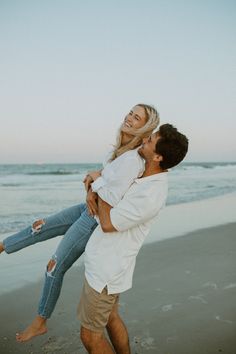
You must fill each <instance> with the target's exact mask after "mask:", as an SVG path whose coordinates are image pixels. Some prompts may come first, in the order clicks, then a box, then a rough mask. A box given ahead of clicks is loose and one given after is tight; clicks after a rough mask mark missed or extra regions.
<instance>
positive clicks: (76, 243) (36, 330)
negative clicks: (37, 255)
mask: <svg viewBox="0 0 236 354" xmlns="http://www.w3.org/2000/svg"><path fill="white" fill-rule="evenodd" d="M96 227H97V222H96V220H95V219H94V218H93V217H91V216H90V215H89V214H88V211H87V208H86V209H85V210H84V212H83V213H82V214H81V216H80V218H79V219H78V220H76V222H75V223H74V224H73V225H72V226H71V227H70V228H69V229H68V231H67V232H66V234H65V236H64V237H63V239H62V241H61V242H60V244H59V246H58V248H57V250H56V252H55V254H54V255H53V256H52V258H51V260H50V261H49V263H48V265H47V270H46V273H45V281H44V286H43V291H42V295H41V299H40V302H39V307H38V316H36V318H35V319H34V321H33V322H32V324H31V325H30V326H29V327H28V328H27V329H26V330H25V331H24V332H22V333H21V334H19V335H17V340H18V341H20V342H24V341H27V340H30V339H31V338H32V337H34V336H37V335H39V334H43V333H45V332H46V331H47V329H46V321H47V319H48V318H49V317H50V316H51V314H52V312H53V310H54V308H55V305H56V303H57V300H58V298H59V295H60V292H61V287H62V282H63V278H64V274H65V272H66V271H67V270H68V269H69V268H70V267H71V266H72V264H73V263H74V262H75V261H76V260H77V259H78V258H79V257H80V256H81V254H82V253H83V252H84V250H85V247H86V244H87V242H88V240H89V238H90V236H91V234H92V233H93V231H94V229H95V228H96Z"/></svg>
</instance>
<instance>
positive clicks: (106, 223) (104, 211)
mask: <svg viewBox="0 0 236 354" xmlns="http://www.w3.org/2000/svg"><path fill="white" fill-rule="evenodd" d="M111 209H112V206H111V205H109V204H108V203H106V202H104V200H102V199H101V198H100V197H98V217H99V220H100V224H101V228H102V231H103V232H114V231H117V230H116V229H115V228H114V226H113V225H112V223H111V217H110V210H111Z"/></svg>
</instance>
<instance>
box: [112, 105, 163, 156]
mask: <svg viewBox="0 0 236 354" xmlns="http://www.w3.org/2000/svg"><path fill="white" fill-rule="evenodd" d="M136 106H139V107H142V108H143V109H144V111H145V115H146V119H147V121H146V124H145V125H144V126H143V127H142V128H139V129H134V128H128V127H122V126H121V127H120V129H119V131H118V135H117V138H116V144H115V145H114V151H113V153H112V156H111V159H110V161H113V160H115V159H116V158H117V157H118V156H120V155H121V154H123V153H124V152H126V151H128V150H132V149H135V148H136V147H138V146H139V145H141V143H142V139H143V138H146V137H147V136H149V135H150V134H151V133H152V131H153V130H154V129H156V128H157V126H158V124H159V122H160V116H159V113H158V112H157V110H156V108H155V107H153V106H150V105H147V104H144V103H138V104H136ZM124 132H125V133H127V134H130V135H132V136H133V139H132V140H131V141H129V142H128V143H127V144H125V145H122V136H123V133H124Z"/></svg>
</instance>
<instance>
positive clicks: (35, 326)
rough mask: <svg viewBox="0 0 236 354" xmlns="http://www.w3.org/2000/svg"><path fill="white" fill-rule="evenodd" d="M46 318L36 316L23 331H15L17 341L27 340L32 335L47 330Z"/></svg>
mask: <svg viewBox="0 0 236 354" xmlns="http://www.w3.org/2000/svg"><path fill="white" fill-rule="evenodd" d="M46 323H47V319H46V318H43V317H41V316H36V317H35V319H34V320H33V322H32V323H31V324H30V325H29V327H27V328H26V329H25V330H24V331H23V332H20V333H16V340H17V342H27V341H29V340H30V339H32V338H33V337H36V336H40V335H42V334H45V333H46V332H47V326H46Z"/></svg>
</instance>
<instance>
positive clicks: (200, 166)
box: [176, 162, 236, 170]
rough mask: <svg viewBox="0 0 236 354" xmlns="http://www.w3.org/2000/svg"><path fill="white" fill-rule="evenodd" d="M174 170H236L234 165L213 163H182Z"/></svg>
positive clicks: (235, 164)
mask: <svg viewBox="0 0 236 354" xmlns="http://www.w3.org/2000/svg"><path fill="white" fill-rule="evenodd" d="M176 169H178V170H205V169H207V170H209V169H211V170H214V169H236V163H235V162H233V163H230V162H229V163H227V162H225V163H224V162H222V163H215V162H210V163H207V162H202V163H183V164H181V165H179V166H178V167H177V168H176Z"/></svg>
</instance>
